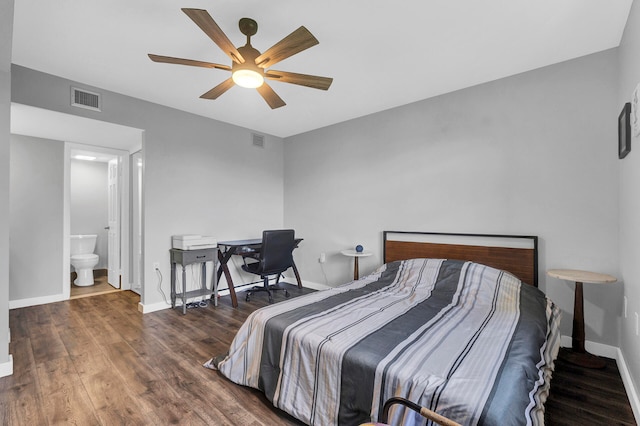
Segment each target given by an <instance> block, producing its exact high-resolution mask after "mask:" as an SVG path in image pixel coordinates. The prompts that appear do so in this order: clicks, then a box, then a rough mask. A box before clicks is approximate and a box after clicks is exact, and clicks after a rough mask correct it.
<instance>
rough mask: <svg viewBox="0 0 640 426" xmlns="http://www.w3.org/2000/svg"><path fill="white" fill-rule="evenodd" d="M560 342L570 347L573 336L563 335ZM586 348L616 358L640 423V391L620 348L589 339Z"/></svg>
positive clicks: (625, 387) (637, 420)
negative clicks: (639, 394)
mask: <svg viewBox="0 0 640 426" xmlns="http://www.w3.org/2000/svg"><path fill="white" fill-rule="evenodd" d="M560 344H561V346H562V347H565V348H570V347H571V346H572V344H571V336H562V338H561V341H560ZM584 348H585V349H586V350H587V352H590V353H592V354H594V355H598V356H602V357H605V358H613V359H615V360H616V362H617V364H618V371H619V372H620V377H621V378H622V383H623V384H624V389H625V391H626V392H627V397H628V398H629V403H630V404H631V409H632V410H633V415H634V416H635V418H636V423H638V424H640V399H639V398H638V391H637V390H636V388H635V387H634V385H633V380H632V379H631V374H630V373H629V368H628V367H627V362H626V361H625V359H624V356H623V355H622V351H621V350H620V348H618V347H615V346H610V345H605V344H602V343H596V342H590V341H588V340H587V341H585V342H584Z"/></svg>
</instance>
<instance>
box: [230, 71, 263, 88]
mask: <svg viewBox="0 0 640 426" xmlns="http://www.w3.org/2000/svg"><path fill="white" fill-rule="evenodd" d="M231 77H232V78H233V82H234V83H235V84H237V85H238V86H241V87H246V88H248V89H255V88H256V87H260V86H262V83H264V77H263V76H262V74H260V73H259V72H257V71H254V70H252V69H246V68H245V69H237V70H235V71H233V75H232V76H231Z"/></svg>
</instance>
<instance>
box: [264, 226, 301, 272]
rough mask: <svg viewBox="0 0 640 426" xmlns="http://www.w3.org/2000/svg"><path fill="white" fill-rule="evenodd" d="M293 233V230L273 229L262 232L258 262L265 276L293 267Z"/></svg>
mask: <svg viewBox="0 0 640 426" xmlns="http://www.w3.org/2000/svg"><path fill="white" fill-rule="evenodd" d="M294 248H295V231H294V230H293V229H274V230H269V231H262V247H261V249H260V262H261V263H262V268H261V269H262V273H263V274H265V275H271V274H279V273H281V272H284V271H286V270H287V269H289V268H290V267H292V266H293V254H292V253H293V249H294Z"/></svg>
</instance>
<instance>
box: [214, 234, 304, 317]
mask: <svg viewBox="0 0 640 426" xmlns="http://www.w3.org/2000/svg"><path fill="white" fill-rule="evenodd" d="M300 241H302V238H296V239H295V245H294V248H296V247H298V244H300ZM261 248H262V238H254V239H249V240H234V241H218V249H219V250H218V261H219V262H220V266H219V267H218V272H217V274H216V279H217V280H218V281H219V280H220V277H221V276H222V273H223V272H224V277H225V279H226V280H227V285H228V286H229V294H230V295H231V305H232V306H233V307H234V308H237V307H238V298H237V297H236V290H235V288H234V286H233V280H232V279H231V273H230V272H229V267H228V266H227V263H228V262H229V260H230V259H231V256H233V255H234V254H235V255H237V256H242V257H254V258H255V257H258V256H259V254H260V249H261ZM292 267H293V273H294V274H295V275H296V280H297V281H298V288H302V281H301V280H300V274H299V273H298V268H297V267H296V264H295V262H294V263H293V265H292Z"/></svg>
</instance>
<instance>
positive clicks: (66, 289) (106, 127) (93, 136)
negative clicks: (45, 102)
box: [10, 103, 144, 307]
mask: <svg viewBox="0 0 640 426" xmlns="http://www.w3.org/2000/svg"><path fill="white" fill-rule="evenodd" d="M11 133H13V134H16V135H24V136H30V137H35V138H42V139H48V140H52V141H65V142H64V154H63V158H60V160H62V161H64V164H61V165H60V166H61V169H62V170H64V180H63V183H62V191H61V192H62V193H63V195H62V196H63V200H62V203H61V204H62V205H61V207H62V210H63V211H62V223H61V229H60V228H57V229H56V230H52V231H53V232H56V231H57V232H59V235H61V239H62V241H61V247H62V250H61V251H60V250H55V251H50V252H46V253H45V255H47V256H49V257H48V258H47V259H50V261H51V262H56V263H57V262H61V263H62V268H61V269H58V271H59V272H56V274H55V275H56V276H58V277H59V278H56V277H53V279H51V280H49V282H50V283H51V284H50V285H51V286H53V287H54V290H53V291H54V294H52V295H48V296H45V295H43V296H40V295H39V294H37V293H33V296H34V297H33V298H29V299H21V300H20V301H19V302H20V303H14V307H24V306H31V304H41V303H50V302H56V301H60V300H66V299H69V297H70V287H71V285H70V274H71V264H70V262H69V260H70V250H69V246H70V235H71V232H70V200H69V175H70V173H69V170H70V159H71V157H70V156H71V149H72V148H75V149H86V150H88V151H91V152H98V153H105V152H106V153H112V154H114V153H113V150H115V154H114V155H118V156H120V157H122V163H121V165H122V167H121V169H122V175H121V177H122V180H121V183H120V186H121V188H122V193H121V194H120V199H121V200H122V203H121V205H120V208H119V209H118V211H119V212H120V215H121V216H120V217H121V218H122V221H121V224H120V235H121V236H122V238H121V240H120V254H119V257H120V259H121V260H122V262H121V266H120V273H119V276H120V277H121V278H122V281H121V288H122V289H129V288H132V287H134V286H136V287H137V288H139V289H140V290H139V291H141V289H142V288H144V285H143V284H142V283H140V282H138V283H137V284H132V282H131V280H132V279H135V278H134V277H132V276H131V274H130V272H129V271H130V270H131V266H130V265H131V264H132V263H133V259H132V257H131V253H132V249H131V248H130V246H129V244H130V241H132V238H131V237H130V231H129V230H130V226H129V222H130V219H129V217H130V213H129V210H128V208H129V194H130V189H129V184H130V182H129V176H130V172H129V166H128V164H129V163H130V161H129V159H130V155H129V154H130V153H134V152H142V151H141V150H142V141H143V138H144V130H142V129H137V128H133V127H129V126H123V125H119V124H114V123H109V122H105V121H100V120H96V119H91V118H86V117H81V116H77V115H73V114H67V113H62V112H58V111H51V110H46V109H43V108H38V107H33V106H29V105H23V104H17V103H11ZM109 150H111V151H109ZM131 220H132V219H131ZM103 228H104V226H103ZM141 229H142V227H141ZM25 255H26V250H25ZM57 264H58V265H60V263H57ZM58 274H60V275H58ZM46 294H51V293H46ZM10 302H11V301H10Z"/></svg>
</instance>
